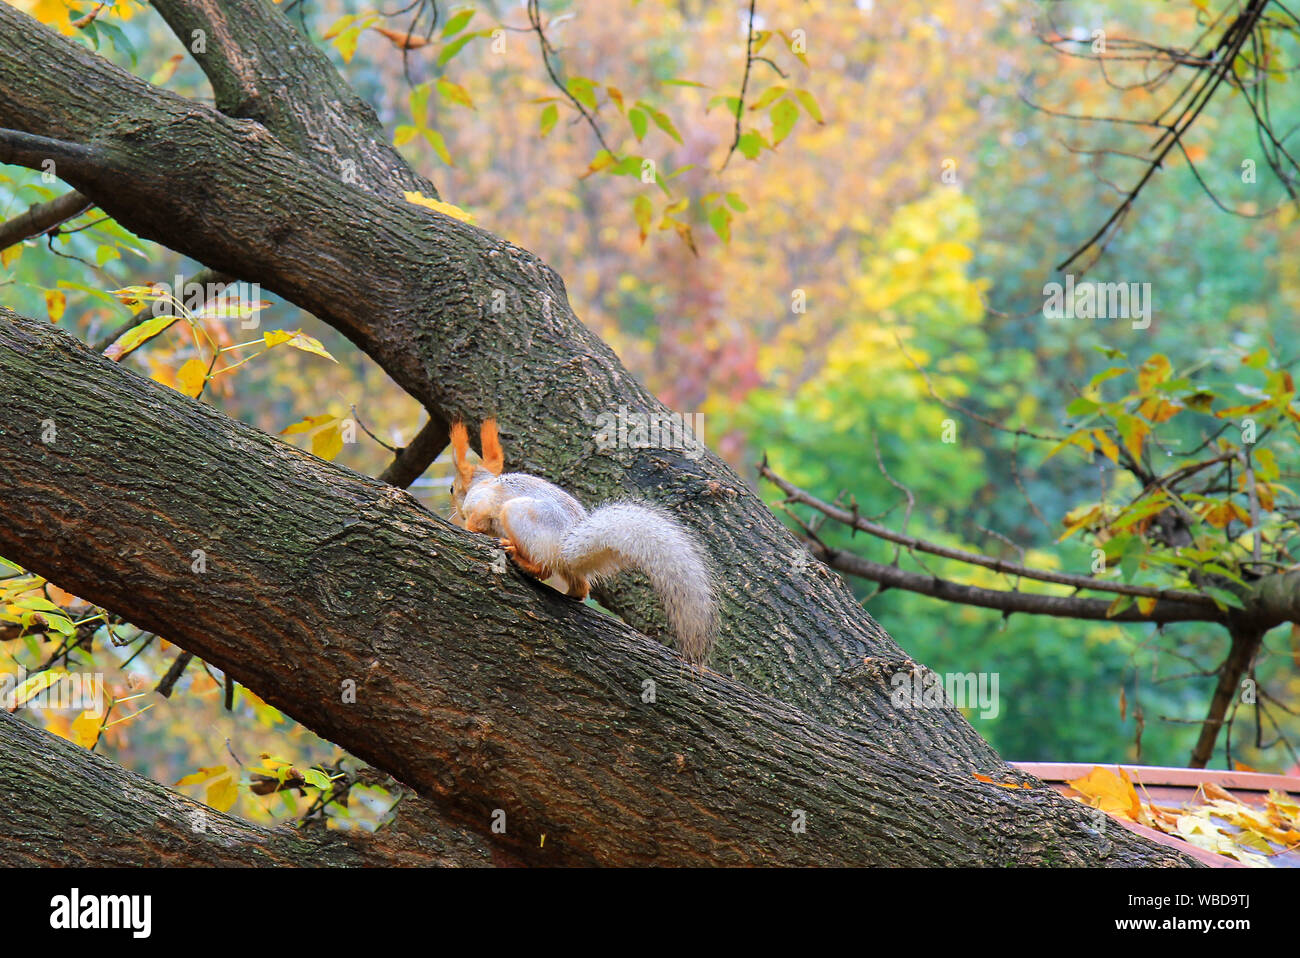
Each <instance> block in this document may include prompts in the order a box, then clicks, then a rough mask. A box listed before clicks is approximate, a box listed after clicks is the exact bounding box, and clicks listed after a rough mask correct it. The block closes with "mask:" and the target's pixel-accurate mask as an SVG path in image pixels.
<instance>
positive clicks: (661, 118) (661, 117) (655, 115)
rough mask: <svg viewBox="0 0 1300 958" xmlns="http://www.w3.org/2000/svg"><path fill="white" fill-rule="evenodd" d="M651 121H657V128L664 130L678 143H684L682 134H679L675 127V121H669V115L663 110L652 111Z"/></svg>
mask: <svg viewBox="0 0 1300 958" xmlns="http://www.w3.org/2000/svg"><path fill="white" fill-rule="evenodd" d="M650 119H652V120H654V121H655V126H657V127H659V129H661V130H663V131H664V132H665V133H667V134H668V135H669V136H671V137H672V138H673V139H674V140H676V141H677V142H678V143H681V142H682V137H681V134H680V133H678V132H677V127H675V126H673V121H672V120H671V119H669V117H668V114H667V113H664V112H663V111H662V110H651V111H650Z"/></svg>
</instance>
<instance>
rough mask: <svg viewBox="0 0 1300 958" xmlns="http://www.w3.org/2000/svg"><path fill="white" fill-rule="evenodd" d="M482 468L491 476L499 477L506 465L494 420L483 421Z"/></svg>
mask: <svg viewBox="0 0 1300 958" xmlns="http://www.w3.org/2000/svg"><path fill="white" fill-rule="evenodd" d="M481 436H482V439H483V466H484V468H485V469H487V471H488V472H490V473H492V474H493V475H497V476H499V475H501V470H502V469H504V468H505V465H506V454H505V452H503V451H502V449H501V436H500V435H499V434H498V433H497V421H496V420H495V419H485V420H484V421H483V431H482V433H481Z"/></svg>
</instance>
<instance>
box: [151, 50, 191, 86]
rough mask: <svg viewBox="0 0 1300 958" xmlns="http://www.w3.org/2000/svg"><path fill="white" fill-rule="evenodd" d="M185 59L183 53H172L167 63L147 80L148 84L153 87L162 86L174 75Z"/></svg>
mask: <svg viewBox="0 0 1300 958" xmlns="http://www.w3.org/2000/svg"><path fill="white" fill-rule="evenodd" d="M184 59H185V54H183V53H173V54H172V55H171V56H169V57H168V58H167V62H166V63H164V64H163V65H162V66H161V67H159V68H158V69H157V71H155V73H154V75H153V76H151V77H150V78H149V82H150V83H152V84H153V85H154V86H162V85H163V84H164V83H166V82H167V81H168V80H170V79H171V78H172V76H173V75H174V74H175V73H176V68H177V67H178V66H180V65H181V61H182V60H184Z"/></svg>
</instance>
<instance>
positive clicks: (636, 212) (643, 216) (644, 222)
mask: <svg viewBox="0 0 1300 958" xmlns="http://www.w3.org/2000/svg"><path fill="white" fill-rule="evenodd" d="M632 215H633V216H635V217H636V225H637V228H638V229H639V230H640V231H641V242H642V244H644V243H645V240H646V237H647V236H649V235H650V221H651V220H652V219H653V218H654V207H653V206H651V204H650V199H649V197H647V196H643V195H640V194H638V195H637V197H636V199H634V200H633V201H632Z"/></svg>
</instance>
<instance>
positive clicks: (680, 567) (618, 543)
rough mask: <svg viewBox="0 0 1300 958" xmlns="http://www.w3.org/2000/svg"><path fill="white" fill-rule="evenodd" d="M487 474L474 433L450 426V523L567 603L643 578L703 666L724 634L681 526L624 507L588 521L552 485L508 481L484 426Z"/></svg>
mask: <svg viewBox="0 0 1300 958" xmlns="http://www.w3.org/2000/svg"><path fill="white" fill-rule="evenodd" d="M481 438H482V449H483V455H482V460H481V463H480V464H479V465H477V466H476V465H473V464H471V463H470V462H468V461H467V458H466V456H467V453H468V451H469V433H468V432H467V431H466V429H465V424H464V423H463V422H455V423H453V424H452V426H451V444H452V456H453V459H454V462H455V466H456V474H455V476H454V478H453V481H452V492H451V502H452V521H454V522H456V523H457V524H458V525H460V526H462V527H463V528H465V529H468V530H469V531H470V532H480V533H484V534H487V535H491V536H495V537H497V539H498V541H499V542H500V544H501V548H502V549H503V550H505V552H506V554H507V555H509V556H510V557H511V558H512V559H513V560H514V562H515V564H516V565H517V566H519V568H520V569H522V570H523V571H525V572H527V573H528V574H529V575H532V576H535V577H537V578H538V579H543V580H545V579H549V578H550V577H551V576H553V575H556V576H559V577H560V578H562V579H563V580H564V582H565V585H566V586H567V588H568V594H569V595H570V596H572V597H573V598H575V599H579V600H582V599H585V598H587V595H588V593H589V592H590V591H591V583H592V582H593V581H598V580H601V579H605V578H608V577H609V576H612V575H614V574H615V573H617V572H620V571H622V570H623V569H625V568H629V567H631V568H637V569H640V570H641V571H642V572H644V573H645V574H646V575H647V576H649V578H650V583H651V585H652V586H653V587H654V590H655V592H656V593H657V594H658V595H659V599H660V601H661V602H662V603H663V606H664V611H665V613H667V616H668V621H669V624H670V625H671V626H672V628H673V631H674V633H675V634H676V637H677V650H678V652H679V653H680V654H681V656H682V658H684V659H685V660H686V661H687V662H690V663H691V664H693V665H702V664H703V663H704V662H705V660H706V659H707V658H708V655H709V651H710V649H711V648H712V647H713V640H714V638H715V636H716V634H717V628H718V613H717V601H716V599H715V598H714V594H713V583H712V574H711V573H710V571H709V568H708V565H707V564H706V562H705V560H704V554H703V551H702V549H701V548H700V545H699V543H698V541H697V540H696V538H695V537H694V536H693V535H692V534H691V533H690V532H689V531H688V530H687V529H686V527H685V526H683V525H682V524H681V523H680V522H678V521H677V520H676V519H673V518H672V517H671V516H669V515H667V514H666V513H664V512H662V511H661V510H659V509H658V508H656V507H654V506H650V505H646V504H644V503H640V502H632V501H626V500H624V501H617V502H611V503H608V504H606V505H603V506H601V507H599V508H597V509H595V510H593V511H591V512H588V511H587V510H586V509H585V508H584V507H583V505H582V503H580V502H578V500H577V499H575V498H573V496H571V495H569V494H568V493H567V492H565V491H564V490H563V489H561V488H560V487H559V486H556V485H553V484H552V483H549V482H547V481H546V480H545V479H541V478H538V477H537V476H531V475H528V474H527V473H523V472H507V473H505V474H504V475H503V474H502V468H503V467H504V464H505V454H504V453H503V451H502V449H501V439H500V436H499V435H498V432H497V423H496V420H495V419H488V420H486V421H485V422H484V423H483V426H482V431H481Z"/></svg>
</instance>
